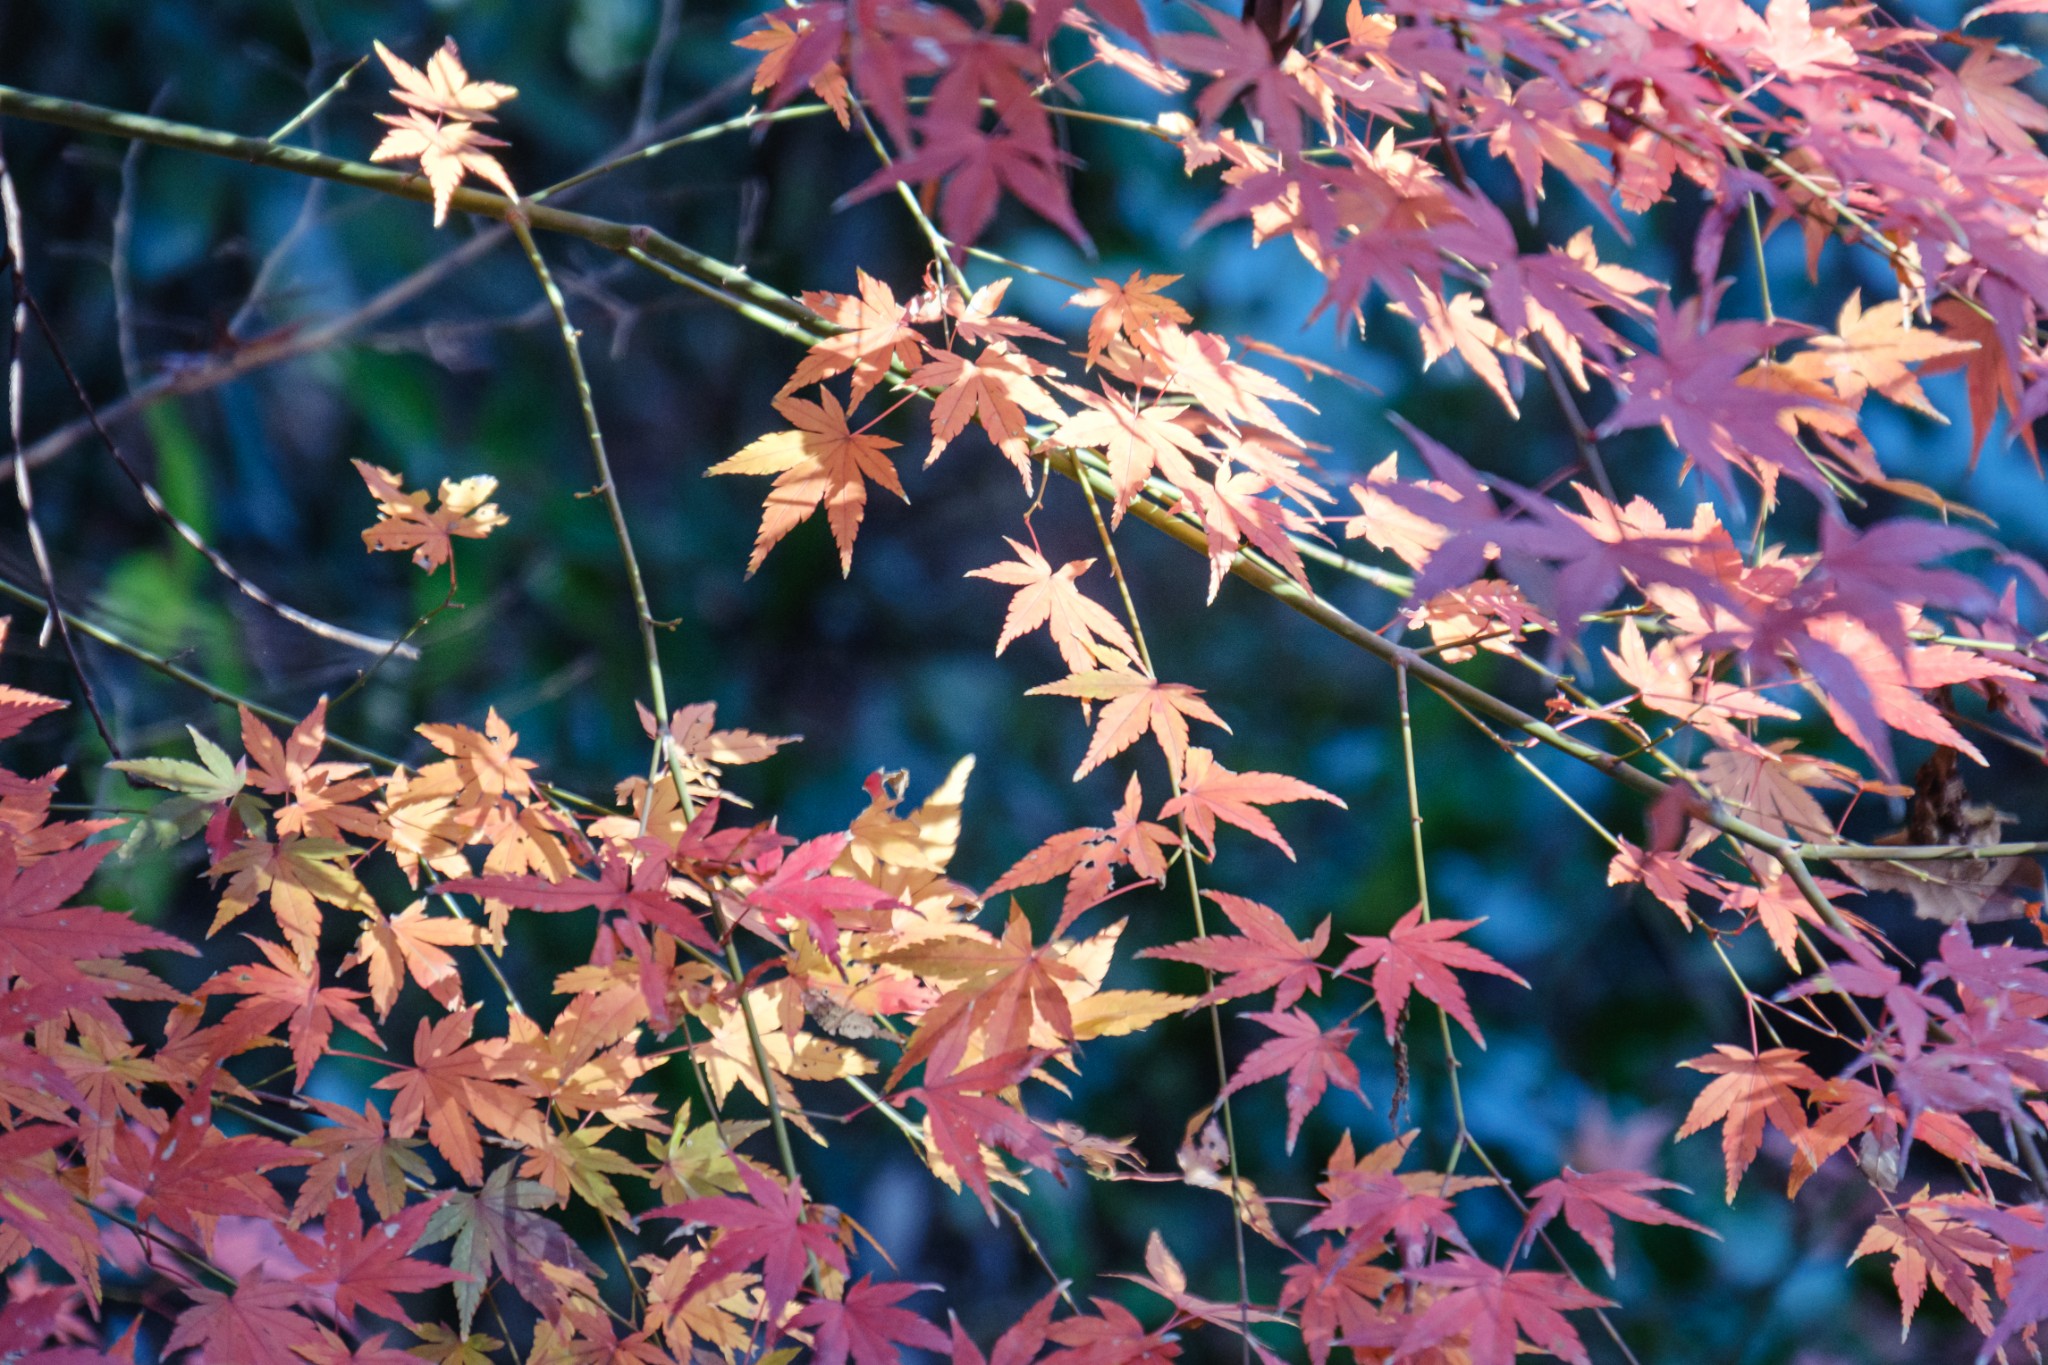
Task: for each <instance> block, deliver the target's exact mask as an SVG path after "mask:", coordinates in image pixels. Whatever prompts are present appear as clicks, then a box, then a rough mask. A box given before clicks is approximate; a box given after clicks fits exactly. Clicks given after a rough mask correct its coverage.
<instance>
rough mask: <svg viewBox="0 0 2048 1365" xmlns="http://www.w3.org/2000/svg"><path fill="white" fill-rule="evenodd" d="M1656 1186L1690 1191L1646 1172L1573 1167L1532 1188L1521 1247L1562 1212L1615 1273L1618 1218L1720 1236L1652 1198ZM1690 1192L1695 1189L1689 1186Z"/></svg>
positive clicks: (1574, 1230)
mask: <svg viewBox="0 0 2048 1365" xmlns="http://www.w3.org/2000/svg"><path fill="white" fill-rule="evenodd" d="M1651 1190H1685V1186H1683V1185H1680V1184H1677V1183H1675V1182H1673V1181H1669V1180H1659V1179H1657V1178H1656V1177H1654V1176H1648V1175H1644V1174H1643V1173H1642V1172H1640V1171H1587V1172H1583V1173H1582V1172H1579V1171H1575V1170H1573V1169H1572V1168H1571V1167H1569V1166H1567V1167H1565V1168H1564V1170H1563V1171H1562V1172H1561V1173H1559V1175H1558V1177H1557V1178H1556V1179H1555V1180H1546V1181H1544V1182H1543V1183H1542V1184H1541V1185H1538V1186H1536V1188H1534V1189H1532V1190H1530V1191H1529V1202H1530V1207H1529V1213H1528V1217H1527V1218H1526V1219H1525V1220H1524V1222H1523V1224H1522V1235H1521V1237H1520V1238H1519V1239H1517V1241H1516V1246H1517V1248H1522V1247H1528V1246H1531V1245H1533V1244H1534V1243H1535V1240H1536V1234H1537V1233H1538V1232H1540V1231H1542V1229H1543V1228H1544V1226H1545V1225H1546V1224H1548V1223H1549V1222H1550V1220H1551V1219H1553V1218H1555V1217H1557V1215H1558V1213H1559V1212H1560V1211H1562V1212H1563V1214H1564V1221H1565V1224H1566V1226H1568V1227H1569V1228H1571V1230H1572V1231H1573V1232H1576V1233H1578V1234H1579V1236H1581V1237H1583V1238H1585V1239H1586V1245H1587V1246H1590V1247H1592V1248H1593V1251H1594V1253H1595V1254H1596V1255H1598V1256H1599V1257H1600V1264H1601V1265H1603V1266H1605V1267H1607V1273H1608V1274H1609V1275H1610V1276H1611V1275H1613V1274H1614V1219H1615V1218H1626V1219H1628V1220H1629V1221H1630V1222H1632V1223H1659V1224H1663V1225H1666V1226H1669V1227H1678V1228H1689V1229H1691V1230H1692V1231H1694V1232H1703V1233H1706V1235H1707V1236H1709V1237H1715V1236H1718V1234H1717V1233H1715V1232H1713V1231H1712V1230H1711V1229H1708V1228H1704V1227H1701V1226H1700V1225H1699V1224H1698V1223H1695V1222H1693V1221H1692V1219H1690V1218H1686V1217H1683V1216H1681V1215H1679V1214H1676V1213H1673V1212H1672V1211H1671V1210H1669V1209H1667V1208H1665V1207H1663V1206H1662V1205H1660V1204H1658V1203H1656V1202H1655V1201H1654V1200H1650V1199H1646V1198H1645V1197H1644V1195H1645V1194H1646V1193H1647V1192H1648V1191H1651ZM1685 1192H1686V1193H1688V1194H1689V1193H1691V1191H1689V1190H1685Z"/></svg>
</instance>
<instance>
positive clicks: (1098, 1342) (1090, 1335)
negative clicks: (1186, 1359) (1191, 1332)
mask: <svg viewBox="0 0 2048 1365" xmlns="http://www.w3.org/2000/svg"><path fill="white" fill-rule="evenodd" d="M1090 1302H1091V1303H1093V1304H1094V1305H1095V1311H1094V1312H1093V1313H1082V1314H1079V1315H1077V1316H1075V1317H1071V1318H1061V1319H1060V1320H1059V1321H1058V1322H1055V1323H1053V1324H1052V1325H1051V1326H1049V1327H1047V1328H1046V1329H1045V1335H1046V1339H1047V1340H1048V1341H1052V1342H1056V1343H1057V1344H1059V1345H1061V1346H1063V1347H1065V1348H1066V1349H1065V1350H1062V1351H1053V1352H1051V1353H1049V1354H1047V1355H1044V1356H1041V1357H1040V1358H1039V1365H1108V1363H1109V1362H1116V1365H1166V1362H1167V1361H1169V1360H1172V1359H1174V1358H1175V1357H1176V1356H1178V1355H1179V1354H1180V1342H1179V1340H1178V1337H1179V1334H1178V1333H1175V1332H1169V1331H1168V1330H1167V1329H1166V1328H1164V1327H1162V1328H1160V1329H1159V1330H1158V1331H1156V1332H1148V1331H1146V1330H1145V1324H1144V1323H1142V1322H1140V1321H1138V1317H1137V1315H1136V1314H1135V1313H1132V1312H1131V1311H1130V1310H1129V1309H1128V1308H1125V1307H1124V1306H1123V1305H1122V1304H1120V1303H1118V1302H1116V1301H1115V1300H1114V1299H1101V1298H1098V1299H1091V1300H1090Z"/></svg>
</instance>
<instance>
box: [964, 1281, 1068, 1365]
mask: <svg viewBox="0 0 2048 1365" xmlns="http://www.w3.org/2000/svg"><path fill="white" fill-rule="evenodd" d="M1059 1299H1060V1291H1059V1290H1057V1289H1055V1290H1052V1291H1051V1292H1049V1293H1048V1294H1046V1296H1045V1297H1044V1298H1042V1299H1040V1300H1039V1301H1038V1302H1037V1303H1035V1304H1033V1305H1031V1311H1030V1312H1028V1313H1026V1314H1025V1315H1024V1316H1023V1317H1021V1318H1019V1319H1017V1320H1016V1321H1015V1322H1013V1323H1011V1324H1010V1325H1009V1327H1007V1328H1006V1329H1004V1331H1003V1334H1002V1335H1001V1336H999V1337H997V1338H996V1345H995V1349H994V1350H992V1351H990V1352H989V1353H988V1354H987V1355H985V1356H984V1355H983V1354H982V1353H981V1348H980V1347H979V1346H976V1345H975V1344H974V1341H973V1339H972V1338H970V1337H969V1336H968V1335H967V1333H966V1332H964V1331H962V1330H961V1327H960V1319H959V1318H957V1317H955V1318H953V1320H952V1322H953V1342H952V1345H953V1362H952V1365H1031V1362H1032V1361H1034V1360H1036V1359H1037V1358H1038V1352H1039V1350H1040V1349H1041V1348H1042V1347H1043V1346H1044V1345H1045V1331H1046V1328H1047V1327H1048V1326H1050V1325H1051V1323H1052V1310H1053V1306H1054V1305H1055V1304H1057V1303H1058V1302H1059Z"/></svg>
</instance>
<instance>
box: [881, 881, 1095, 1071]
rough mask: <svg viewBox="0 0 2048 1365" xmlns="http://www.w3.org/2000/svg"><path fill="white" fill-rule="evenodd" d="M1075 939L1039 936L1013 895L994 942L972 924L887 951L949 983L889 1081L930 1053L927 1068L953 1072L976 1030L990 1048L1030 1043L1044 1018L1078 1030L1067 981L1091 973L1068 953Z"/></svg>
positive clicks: (1062, 1034) (1061, 1034) (1056, 1027)
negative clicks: (1041, 939) (968, 929)
mask: <svg viewBox="0 0 2048 1365" xmlns="http://www.w3.org/2000/svg"><path fill="white" fill-rule="evenodd" d="M975 935H978V937H977V936H975ZM1069 946H1071V945H1066V944H1062V943H1058V942H1055V943H1046V944H1033V943H1032V941H1031V921H1029V920H1028V919H1026V918H1024V912H1023V911H1022V910H1021V909H1019V908H1018V907H1017V904H1016V902H1015V901H1014V900H1013V901H1011V903H1010V919H1009V923H1008V925H1007V926H1006V927H1005V928H1004V930H1003V936H1002V938H1001V939H1000V940H999V941H995V942H990V941H989V940H988V936H987V935H986V934H983V933H981V931H980V930H973V931H972V933H971V934H949V935H946V936H943V937H940V938H936V939H929V940H926V941H924V942H921V943H913V944H910V945H908V946H906V947H902V948H896V949H892V950H890V951H889V952H886V953H884V954H882V955H881V958H880V961H882V962H884V963H887V964H889V965H891V966H899V967H906V968H908V969H909V970H911V971H913V972H916V973H917V974H918V975H919V976H922V977H925V978H927V979H929V980H932V981H940V982H945V983H947V984H948V986H949V989H947V990H946V991H945V993H944V994H942V995H941V996H940V997H939V999H938V1001H937V1002H936V1003H935V1004H933V1005H932V1006H931V1008H929V1009H927V1010H926V1011H925V1012H924V1014H923V1015H922V1016H921V1017H920V1018H919V1019H918V1021H917V1032H916V1033H914V1034H913V1035H911V1039H910V1042H909V1043H908V1044H907V1045H905V1047H904V1049H903V1056H902V1057H901V1059H899V1060H898V1062H897V1063H896V1069H895V1070H894V1071H893V1072H892V1073H891V1074H890V1077H889V1084H890V1086H891V1087H892V1088H893V1087H894V1086H895V1085H896V1084H897V1083H898V1082H899V1081H901V1080H902V1078H903V1077H904V1076H905V1075H907V1074H909V1072H910V1070H911V1068H913V1067H915V1066H916V1065H917V1064H918V1063H919V1062H921V1061H925V1060H926V1059H927V1058H930V1059H931V1065H930V1066H929V1067H928V1068H927V1074H929V1072H930V1071H931V1070H937V1071H938V1072H939V1073H940V1074H941V1075H946V1074H950V1073H951V1072H952V1070H953V1069H954V1067H955V1065H956V1064H957V1063H958V1062H959V1061H960V1059H961V1057H962V1056H963V1055H964V1054H965V1051H966V1048H967V1042H968V1038H969V1035H971V1034H973V1033H975V1032H977V1031H978V1032H979V1033H980V1034H981V1035H982V1037H983V1038H984V1039H985V1043H984V1051H985V1053H987V1054H990V1055H1000V1054H1002V1053H1007V1052H1012V1051H1015V1050H1016V1049H1019V1048H1026V1047H1030V1046H1032V1034H1033V1033H1034V1032H1035V1031H1037V1029H1038V1026H1039V1025H1040V1024H1041V1023H1042V1024H1043V1025H1045V1026H1046V1027H1047V1028H1049V1029H1050V1030H1051V1032H1052V1035H1053V1037H1054V1038H1056V1039H1071V1038H1073V1037H1074V1017H1073V1010H1072V1008H1071V1007H1070V1005H1069V1004H1068V1000H1067V993H1066V990H1065V989H1063V987H1064V986H1067V985H1079V984H1080V983H1082V982H1083V981H1085V979H1086V978H1084V977H1083V975H1082V973H1081V971H1080V969H1079V968H1077V967H1075V966H1073V965H1072V964H1071V963H1068V962H1067V961H1065V960H1064V957H1065V951H1064V950H1065V949H1066V948H1067V947H1069Z"/></svg>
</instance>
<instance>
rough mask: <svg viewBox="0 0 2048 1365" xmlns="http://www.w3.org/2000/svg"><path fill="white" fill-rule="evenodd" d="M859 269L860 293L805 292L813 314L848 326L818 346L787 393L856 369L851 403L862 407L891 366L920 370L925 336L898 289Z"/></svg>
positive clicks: (791, 379) (791, 380)
mask: <svg viewBox="0 0 2048 1365" xmlns="http://www.w3.org/2000/svg"><path fill="white" fill-rule="evenodd" d="M856 273H857V274H858V276H859V278H860V293H859V294H857V295H855V294H824V293H812V294H806V295H804V300H803V301H804V304H805V305H806V306H807V307H809V308H810V310H811V311H812V312H814V313H816V314H818V315H819V316H820V317H822V318H824V319H825V321H827V322H829V323H831V324H832V325H833V326H835V327H839V328H841V329H843V330H841V331H840V332H838V333H837V334H836V335H833V336H829V337H827V338H825V339H824V340H823V341H819V342H815V343H813V344H812V346H811V349H810V350H809V351H807V352H805V353H804V358H803V359H802V360H801V361H799V362H798V363H797V367H796V372H795V373H793V374H792V375H790V377H789V382H788V383H787V384H784V385H783V386H782V392H783V393H784V394H788V393H790V392H792V391H794V390H796V389H800V388H803V387H804V386H805V385H807V384H818V383H823V382H824V381H825V380H827V379H830V378H831V377H832V376H834V375H837V374H844V373H846V372H847V371H848V370H851V371H853V380H852V392H851V394H850V395H849V397H848V398H847V400H846V401H847V405H848V406H849V407H859V406H860V400H861V399H863V398H865V397H866V396H867V395H868V393H869V392H870V391H871V390H872V389H873V388H874V387H875V385H877V384H879V383H881V382H882V379H883V377H884V376H886V375H887V374H888V373H889V367H890V365H891V364H897V365H901V366H903V367H905V368H906V369H909V368H914V367H915V366H916V365H917V362H918V358H919V357H920V356H922V355H923V354H924V339H923V338H922V337H921V336H920V335H919V334H918V331H917V329H916V328H915V327H912V326H911V325H910V322H909V315H908V314H907V313H906V311H905V310H904V307H903V305H902V304H900V303H898V302H896V294H895V291H893V290H891V289H890V288H889V286H888V285H887V284H886V283H885V282H883V281H881V280H878V279H876V278H875V277H874V276H872V275H870V274H868V272H867V271H865V270H861V271H857V272H856ZM912 382H913V383H915V382H916V381H915V380H913V381H912Z"/></svg>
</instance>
